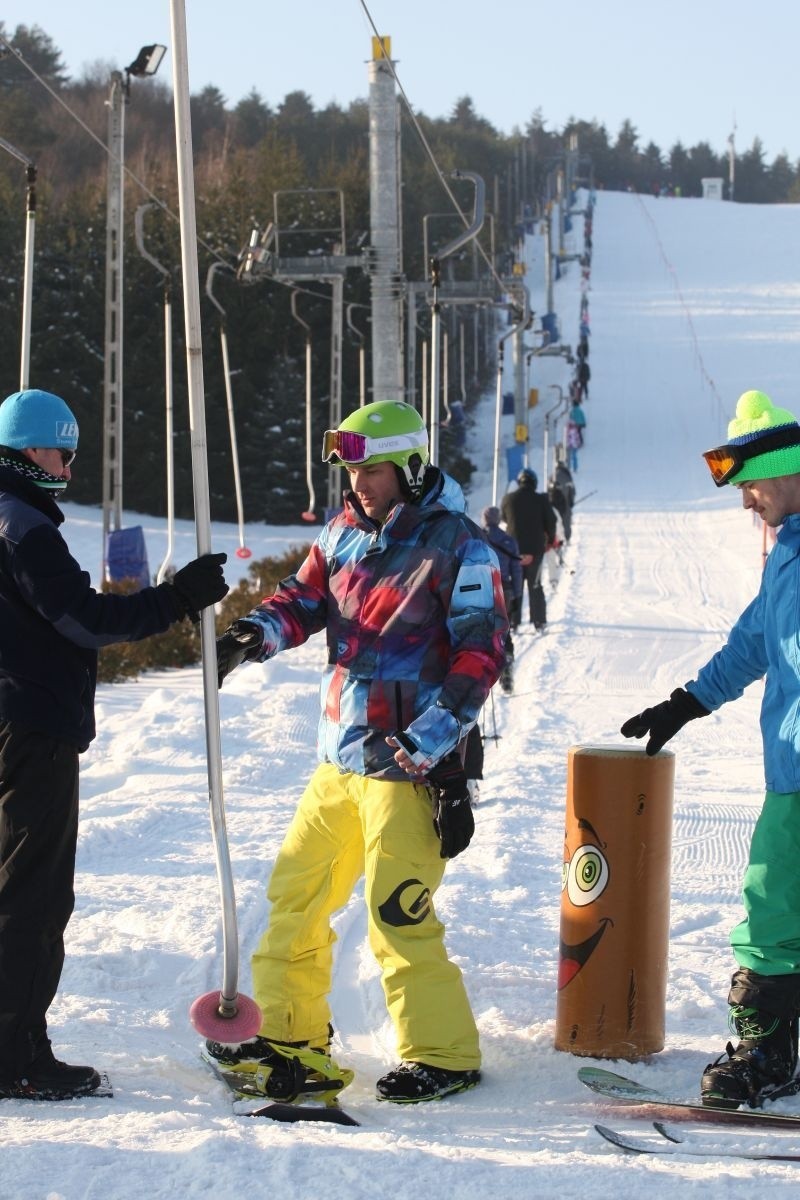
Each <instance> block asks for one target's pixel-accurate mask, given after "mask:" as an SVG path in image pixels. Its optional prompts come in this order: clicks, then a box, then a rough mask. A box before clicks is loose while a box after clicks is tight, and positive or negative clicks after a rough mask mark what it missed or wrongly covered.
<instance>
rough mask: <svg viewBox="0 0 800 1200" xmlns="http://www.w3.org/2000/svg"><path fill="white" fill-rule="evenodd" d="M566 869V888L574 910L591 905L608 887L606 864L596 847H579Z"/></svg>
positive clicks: (566, 864)
mask: <svg viewBox="0 0 800 1200" xmlns="http://www.w3.org/2000/svg"><path fill="white" fill-rule="evenodd" d="M564 866H565V867H566V888H567V895H568V896H569V899H570V901H571V902H572V903H573V904H574V905H575V906H576V908H583V907H584V906H585V905H587V904H592V903H593V901H595V900H597V899H598V898H599V897H600V896H602V894H603V892H604V891H605V890H606V887H607V886H608V875H609V872H608V863H607V862H606V859H605V856H604V855H603V854H602V852H601V851H600V850H598V848H597V846H579V847H578V849H577V850H576V851H575V853H574V854H573V856H572V858H571V859H570V860H569V863H565V864H564Z"/></svg>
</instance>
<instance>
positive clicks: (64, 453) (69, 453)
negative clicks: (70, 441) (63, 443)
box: [58, 450, 78, 467]
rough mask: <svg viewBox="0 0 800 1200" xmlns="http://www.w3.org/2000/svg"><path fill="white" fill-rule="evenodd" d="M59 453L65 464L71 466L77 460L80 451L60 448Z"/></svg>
mask: <svg viewBox="0 0 800 1200" xmlns="http://www.w3.org/2000/svg"><path fill="white" fill-rule="evenodd" d="M58 453H59V454H60V455H61V461H62V463H63V464H64V466H65V467H71V466H72V464H73V463H74V462H75V455H76V454H77V453H78V451H77V450H59V452H58Z"/></svg>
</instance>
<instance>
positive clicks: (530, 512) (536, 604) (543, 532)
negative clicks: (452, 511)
mask: <svg viewBox="0 0 800 1200" xmlns="http://www.w3.org/2000/svg"><path fill="white" fill-rule="evenodd" d="M538 484H539V481H538V479H537V477H536V472H535V471H533V470H531V468H530V467H523V468H522V470H521V471H520V472H519V474H518V475H517V487H516V489H515V490H514V491H511V492H506V494H505V496H504V497H503V499H502V502H501V505H500V511H501V513H502V516H503V520H504V521H505V523H506V527H507V529H508V532H509V533H510V534H511V536H512V537H514V538H516V541H517V544H518V546H519V549H520V554H521V555H522V575H523V579H524V581H525V583H527V585H528V605H529V611H530V623H531V625H533V626H534V627H535V629H536V631H537V632H538V633H543V632H544V630H545V627H546V625H547V601H546V599H545V595H544V589H543V587H542V567H543V565H544V554H545V550H546V549H547V547H548V546H550V545H551V544H552V542H553V539H554V538H555V535H556V516H555V513H554V511H553V506H552V504H551V503H550V501H549V500H548V499H547V496H545V495H544V494H543V493H542V492H537V490H536V489H537V487H538Z"/></svg>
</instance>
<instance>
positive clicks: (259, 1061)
mask: <svg viewBox="0 0 800 1200" xmlns="http://www.w3.org/2000/svg"><path fill="white" fill-rule="evenodd" d="M206 1052H207V1054H208V1055H209V1057H210V1058H211V1059H213V1060H214V1062H215V1063H216V1065H217V1066H218V1067H219V1069H220V1070H221V1071H224V1072H225V1073H226V1075H230V1076H235V1077H236V1079H237V1081H238V1082H240V1084H241V1093H242V1095H248V1096H254V1095H258V1096H268V1097H269V1099H271V1100H280V1101H283V1102H284V1103H287V1104H292V1103H294V1102H295V1101H296V1100H298V1099H300V1098H301V1097H302V1098H304V1099H315V1100H320V1101H322V1102H323V1103H326V1102H327V1101H329V1100H333V1099H335V1097H336V1096H337V1095H338V1094H339V1092H341V1091H342V1089H343V1088H346V1087H347V1086H348V1084H350V1083H352V1082H353V1078H354V1076H353V1072H352V1071H351V1070H349V1069H348V1068H347V1067H340V1066H339V1065H338V1064H337V1063H336V1062H334V1060H333V1059H332V1058H331V1056H330V1047H329V1045H325V1046H310V1045H309V1044H308V1042H278V1041H275V1040H274V1039H273V1038H266V1037H261V1036H258V1037H255V1038H251V1039H250V1041H247V1042H242V1043H241V1044H240V1045H238V1046H229V1045H225V1044H224V1043H223V1042H213V1041H208V1042H206Z"/></svg>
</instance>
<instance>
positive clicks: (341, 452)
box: [322, 429, 428, 465]
mask: <svg viewBox="0 0 800 1200" xmlns="http://www.w3.org/2000/svg"><path fill="white" fill-rule="evenodd" d="M427 444H428V434H427V431H426V430H424V429H420V430H417V431H416V432H415V433H397V434H394V435H393V436H392V437H384V438H371V437H367V435H366V434H364V433H350V432H348V431H347V430H344V429H326V430H325V433H324V434H323V435H322V461H323V462H332V461H333V460H334V459H338V460H339V461H340V462H343V463H348V464H349V463H354V464H356V465H357V464H358V463H365V462H366V461H367V459H369V458H372V457H373V455H375V454H391V453H392V452H393V451H396V450H420V449H422V447H423V446H427Z"/></svg>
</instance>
